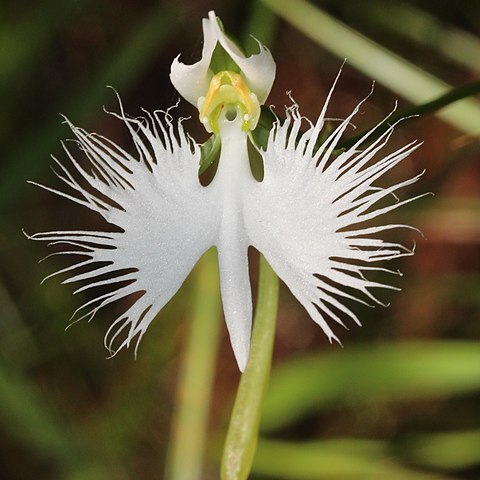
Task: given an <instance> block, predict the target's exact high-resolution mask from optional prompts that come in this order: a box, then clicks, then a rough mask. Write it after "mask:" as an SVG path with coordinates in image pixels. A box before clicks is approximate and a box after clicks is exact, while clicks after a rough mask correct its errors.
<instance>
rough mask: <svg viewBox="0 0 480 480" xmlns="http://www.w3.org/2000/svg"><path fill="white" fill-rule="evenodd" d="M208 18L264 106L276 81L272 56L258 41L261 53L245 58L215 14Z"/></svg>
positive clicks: (221, 43)
mask: <svg viewBox="0 0 480 480" xmlns="http://www.w3.org/2000/svg"><path fill="white" fill-rule="evenodd" d="M208 16H209V19H210V22H211V24H212V28H213V29H214V31H215V36H216V38H217V40H218V42H219V43H220V45H221V46H222V47H223V48H224V49H225V51H226V52H227V53H228V54H229V55H230V57H231V58H232V60H233V61H234V62H235V63H236V64H237V65H238V67H239V68H240V70H241V72H242V74H243V76H244V77H245V80H246V81H247V84H248V86H249V87H250V89H251V90H252V92H254V93H255V95H256V96H257V98H258V101H259V103H260V104H264V103H265V100H266V99H267V97H268V94H269V93H270V90H271V89H272V85H273V81H274V80H275V73H276V64H275V60H273V57H272V54H271V53H270V51H269V50H268V49H267V48H265V47H264V46H263V45H262V44H261V43H260V42H259V41H258V40H257V43H258V47H259V49H260V51H259V52H258V53H256V54H254V55H250V56H249V57H245V55H244V54H243V53H242V52H241V51H240V49H239V48H238V47H237V45H235V43H234V42H232V41H231V40H230V39H229V38H228V37H227V36H226V35H225V33H224V32H223V31H222V29H221V28H220V25H219V24H218V22H217V20H216V18H215V13H214V12H209V14H208Z"/></svg>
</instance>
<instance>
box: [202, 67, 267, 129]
mask: <svg viewBox="0 0 480 480" xmlns="http://www.w3.org/2000/svg"><path fill="white" fill-rule="evenodd" d="M197 106H198V110H199V117H200V121H201V122H202V123H203V124H204V126H205V128H206V129H207V130H208V131H209V132H215V133H217V134H218V133H219V128H218V119H219V117H220V114H221V113H222V111H223V109H224V108H228V107H232V106H233V107H235V108H237V109H238V110H239V113H240V114H241V116H242V130H244V131H247V130H254V129H255V127H256V126H257V123H258V119H259V117H260V104H259V103H258V99H257V96H256V95H255V94H254V93H253V92H252V91H250V89H249V88H248V86H247V84H246V83H245V80H244V79H243V77H242V76H241V75H240V74H238V73H235V72H231V71H229V70H224V71H222V72H219V73H217V74H216V75H214V76H213V78H212V80H211V81H210V86H209V88H208V92H207V94H206V95H205V97H200V98H199V99H198V103H197Z"/></svg>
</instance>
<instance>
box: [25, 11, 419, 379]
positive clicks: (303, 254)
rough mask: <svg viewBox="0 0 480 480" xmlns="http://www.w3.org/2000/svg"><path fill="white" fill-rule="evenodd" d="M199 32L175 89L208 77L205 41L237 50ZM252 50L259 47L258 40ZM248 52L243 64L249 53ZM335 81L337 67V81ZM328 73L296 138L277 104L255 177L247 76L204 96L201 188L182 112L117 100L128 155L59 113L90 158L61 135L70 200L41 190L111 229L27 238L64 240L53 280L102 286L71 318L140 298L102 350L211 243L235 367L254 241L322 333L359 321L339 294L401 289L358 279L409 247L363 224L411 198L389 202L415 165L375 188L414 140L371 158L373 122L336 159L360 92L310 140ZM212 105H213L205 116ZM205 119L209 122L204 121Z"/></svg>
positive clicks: (148, 312)
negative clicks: (325, 131) (200, 42)
mask: <svg viewBox="0 0 480 480" xmlns="http://www.w3.org/2000/svg"><path fill="white" fill-rule="evenodd" d="M203 28H204V35H205V45H204V49H203V50H204V51H203V53H204V55H203V57H202V60H201V62H199V63H201V65H200V66H198V64H196V65H193V66H185V65H182V64H180V63H179V62H178V61H177V60H175V61H174V63H173V65H172V80H173V78H175V82H176V86H177V88H178V89H179V91H180V93H182V90H181V89H180V88H179V85H180V84H181V85H182V87H185V89H184V90H183V93H182V94H185V92H187V90H188V88H186V85H187V83H189V82H190V84H191V85H190V86H192V85H195V88H196V87H197V86H198V85H200V83H201V82H200V83H198V82H196V81H195V82H193V83H192V79H191V78H183V77H182V76H183V75H186V76H187V77H188V76H189V75H191V72H192V71H194V72H195V73H198V72H200V71H201V72H203V73H205V72H204V70H205V69H204V67H205V65H206V64H207V60H208V59H209V58H210V57H209V55H210V56H211V52H212V50H213V47H214V46H213V47H212V43H213V40H215V41H220V42H221V43H222V42H223V43H222V45H223V46H224V48H225V49H226V50H227V51H228V52H229V53H230V52H231V50H232V48H233V47H231V46H230V45H229V44H228V43H227V41H226V39H225V38H224V37H223V36H222V35H223V34H221V31H220V29H219V28H218V25H217V23H216V20H215V17H214V14H213V13H210V15H209V20H204V23H203ZM212 32H213V33H212ZM219 32H220V33H219ZM224 43H225V45H224ZM229 48H230V50H229ZM261 52H262V54H263V55H265V52H266V50H264V49H261ZM231 55H232V57H233V58H234V60H237V57H235V56H234V55H233V54H232V53H231ZM251 58H252V57H250V59H251ZM205 59H207V60H205ZM244 60H245V62H246V63H245V65H247V66H249V67H250V66H251V64H250V63H248V61H249V59H244ZM242 61H243V60H242ZM237 63H239V64H240V63H241V62H237ZM252 63H255V62H252ZM207 66H208V65H207ZM240 66H241V65H240ZM182 72H183V73H182ZM203 73H202V75H203ZM242 73H243V74H244V75H243V77H242V78H246V79H247V81H250V87H248V88H250V89H254V88H255V87H254V86H253V85H254V82H252V81H251V77H249V76H248V75H245V71H243V70H242ZM212 78H213V75H209V76H208V84H202V85H203V86H205V85H206V87H205V89H204V90H202V91H201V94H198V91H197V96H196V97H195V98H194V96H192V92H191V91H190V92H187V94H188V96H190V98H189V97H188V96H186V98H187V99H189V101H192V100H194V102H192V103H196V102H197V101H198V99H199V98H200V97H201V96H205V97H206V98H208V95H209V93H212V92H211V81H212ZM249 79H250V80H249ZM220 80H222V79H220ZM223 80H225V79H223ZM337 80H338V76H337V79H336V80H335V83H336V81H337ZM230 81H231V78H230ZM220 83H221V82H220ZM227 83H228V82H227ZM230 83H231V82H230ZM335 83H334V85H333V87H332V89H331V91H330V93H329V95H328V97H327V100H326V102H325V105H324V107H323V109H322V111H321V113H320V115H319V117H318V119H317V121H316V122H315V124H313V123H312V124H310V127H309V128H308V130H307V131H306V132H305V133H304V134H303V135H301V136H300V137H298V135H299V132H300V128H301V125H302V117H301V116H300V114H299V110H298V107H297V105H294V106H293V107H290V108H288V109H286V119H285V120H284V121H283V122H281V121H278V122H277V123H276V124H274V126H273V128H272V130H271V132H270V136H269V139H268V144H267V147H266V149H265V151H262V152H261V155H262V158H263V163H264V179H263V181H262V182H258V181H256V180H255V179H254V178H253V176H252V173H251V171H250V167H249V159H248V153H247V133H248V132H247V131H248V129H249V126H248V125H247V123H248V122H249V121H250V119H247V120H246V119H245V115H249V114H250V113H251V112H254V111H255V108H256V107H255V103H252V105H253V106H252V105H251V106H248V105H246V103H248V102H245V95H247V96H248V95H249V93H248V90H247V89H246V88H247V87H246V86H245V85H242V86H241V88H240V90H237V91H231V90H230V91H228V92H227V93H226V94H225V92H223V94H220V95H223V97H222V100H224V101H225V100H228V99H230V100H231V103H228V102H227V103H225V102H223V108H221V109H220V110H215V109H216V106H218V104H217V103H215V102H216V101H217V100H218V99H216V98H215V95H213V96H212V98H210V99H209V100H208V102H207V107H208V108H207V107H205V108H206V111H207V112H208V115H207V117H208V123H209V127H213V129H218V134H219V135H220V137H221V141H222V148H221V153H220V160H219V166H218V170H217V172H216V175H215V178H214V179H213V181H212V183H211V184H210V185H208V186H207V187H204V186H202V185H201V184H200V182H199V178H198V166H199V161H200V156H201V153H200V147H199V145H197V144H196V143H195V142H194V141H193V140H192V139H191V138H190V137H189V136H188V135H187V134H186V133H185V132H184V129H183V125H182V122H181V121H179V122H174V121H173V120H172V117H171V115H170V114H169V113H168V112H167V113H163V114H162V113H161V112H158V111H157V112H154V113H153V114H150V113H148V114H147V115H148V117H147V118H146V119H135V118H129V117H127V116H126V115H125V113H124V111H123V107H122V105H121V102H120V113H119V114H113V115H115V116H116V117H118V118H119V119H120V120H122V121H123V122H124V123H125V125H126V127H127V128H128V130H129V132H130V134H131V136H132V139H133V142H134V145H135V147H136V155H130V154H129V153H127V152H126V151H125V150H123V149H121V148H120V147H119V146H117V145H116V144H115V143H113V142H111V141H110V140H108V139H107V138H104V137H102V136H100V135H96V134H89V133H87V132H85V131H84V130H82V129H80V128H78V127H76V126H74V125H73V124H72V123H70V122H69V121H68V120H66V123H67V124H68V125H69V127H70V128H71V130H72V132H73V133H74V135H75V137H76V139H77V141H78V144H79V147H80V149H81V150H83V152H84V153H85V154H86V156H87V157H88V159H89V161H90V162H91V169H89V168H85V167H83V166H82V165H81V164H80V163H78V162H77V161H76V160H75V158H74V157H73V156H72V155H71V154H70V152H69V151H68V149H67V148H66V147H65V145H64V149H65V151H66V153H67V155H68V157H69V159H70V161H71V163H72V165H73V167H74V171H75V172H76V176H74V175H73V174H72V173H70V171H69V170H68V169H67V168H65V167H64V166H63V165H62V164H61V163H60V162H58V161H57V160H56V159H54V160H55V162H56V163H57V164H58V166H59V168H60V169H61V172H60V173H57V176H58V177H59V178H60V179H62V180H63V181H64V182H65V183H66V184H67V185H68V186H70V187H71V188H72V189H73V191H75V192H76V193H77V194H78V196H76V195H70V194H68V193H64V192H62V191H59V190H55V189H52V188H49V187H44V186H42V185H39V186H41V187H43V188H45V189H47V190H50V191H52V192H54V193H56V194H58V195H61V196H63V197H66V198H68V199H70V200H73V201H74V202H76V203H78V204H80V205H83V206H85V207H87V208H89V209H91V210H93V211H95V212H97V213H99V214H100V215H101V216H102V217H103V218H104V219H105V220H106V221H107V222H108V223H110V224H112V225H116V226H118V227H120V229H121V231H120V232H119V231H115V232H96V231H53V232H46V233H37V234H35V235H33V236H31V237H30V238H32V239H34V240H41V241H47V242H50V243H51V244H54V245H59V244H60V245H67V246H68V247H69V248H67V250H66V251H63V252H58V253H55V254H54V255H62V254H63V255H80V256H83V257H84V258H85V260H84V261H80V262H78V263H75V264H73V265H71V266H69V267H66V268H64V269H62V270H60V271H58V272H56V273H54V274H52V275H50V276H49V277H51V276H54V275H57V274H63V273H71V274H72V272H75V273H73V275H72V276H71V277H70V278H68V279H67V280H64V282H63V283H71V282H78V281H85V282H86V284H85V285H84V286H82V287H80V288H78V289H77V290H76V291H75V293H78V292H81V291H84V290H87V289H91V288H95V287H101V286H108V285H111V286H112V289H111V290H110V291H109V292H107V293H104V294H102V295H99V296H97V297H96V298H94V299H93V300H90V301H87V302H86V303H85V304H83V305H82V306H81V307H80V308H78V309H77V311H76V312H75V313H74V318H75V319H76V320H80V319H82V318H89V319H91V318H92V317H93V316H94V315H95V313H96V312H97V311H98V310H99V309H100V308H102V307H104V306H106V305H108V304H110V303H112V302H114V301H116V300H120V299H122V298H124V297H127V296H129V295H131V294H134V293H136V294H137V295H139V298H138V299H137V300H136V301H135V302H134V303H133V305H132V306H131V307H129V308H128V309H127V311H125V312H124V313H123V314H122V315H120V316H119V317H118V318H117V319H116V320H115V321H114V322H113V323H112V325H111V326H110V328H109V329H108V332H107V334H106V337H105V345H106V347H107V348H108V349H109V351H110V352H111V353H112V355H113V354H115V353H116V352H117V351H118V350H120V349H121V348H123V347H125V346H127V347H128V346H129V345H130V343H131V342H132V340H133V339H134V338H136V339H137V343H136V348H135V352H136V350H137V348H138V342H139V341H140V339H141V338H142V336H143V335H144V333H145V331H146V329H147V327H148V326H149V324H150V323H151V321H152V320H153V319H154V317H155V316H156V314H157V313H158V312H159V311H160V310H161V309H162V308H163V306H164V305H165V304H166V303H167V302H168V301H169V300H170V299H171V298H172V296H173V295H174V294H175V293H176V292H177V290H178V289H179V288H180V286H181V285H182V283H183V281H184V280H185V278H186V277H187V275H188V274H189V272H190V271H191V270H192V268H193V266H194V265H195V263H196V262H197V260H198V259H199V258H200V257H201V256H202V254H203V253H204V252H205V251H206V250H207V249H209V248H210V247H211V246H216V248H217V250H218V259H219V269H220V280H221V295H222V302H223V309H224V313H225V319H226V323H227V327H228V331H229V334H230V338H231V342H232V347H233V351H234V353H235V357H236V359H237V362H238V366H239V368H240V370H242V371H243V370H244V368H245V366H246V363H247V359H248V354H249V345H250V333H251V322H252V299H251V289H250V281H249V274H248V257H247V249H248V247H249V246H250V245H252V246H254V247H255V248H256V249H257V250H259V251H260V252H261V253H262V254H263V255H264V256H265V258H266V259H267V261H268V262H269V264H270V265H271V266H272V267H273V269H274V270H275V272H276V273H277V274H278V276H279V277H280V278H281V279H282V280H283V281H284V282H285V284H286V285H287V286H288V288H289V289H290V291H291V292H292V293H293V295H294V296H295V297H296V298H297V299H298V300H299V302H300V303H301V304H302V305H303V306H304V307H305V309H306V310H307V311H308V313H309V314H310V316H311V317H312V319H313V320H314V321H315V322H316V323H317V324H318V325H320V326H321V328H322V329H323V331H324V332H325V333H326V335H327V336H328V338H329V340H330V342H331V341H332V340H336V341H339V340H338V338H337V337H336V335H335V334H334V333H333V331H332V329H331V328H330V326H329V324H328V322H327V319H331V320H333V321H334V322H336V323H338V324H340V325H342V326H345V325H344V322H343V320H342V318H340V315H339V312H341V313H340V314H341V315H343V316H344V317H349V318H351V319H353V320H354V321H355V322H356V323H357V324H359V325H360V322H359V320H358V318H357V316H356V315H355V313H353V312H352V311H351V310H350V309H349V308H348V307H346V306H345V305H344V304H343V302H342V301H341V299H342V298H348V299H352V300H357V301H359V302H361V303H368V302H367V300H371V301H373V302H376V303H380V302H379V301H378V300H377V299H376V298H375V296H374V295H373V294H372V293H371V292H370V289H371V288H387V289H397V288H395V287H392V286H390V285H388V284H384V283H380V282H376V281H371V280H368V279H367V278H366V277H365V275H364V274H367V273H369V272H375V271H377V272H378V271H383V272H389V273H394V274H395V273H399V272H395V271H391V270H387V269H385V268H383V267H378V266H376V264H377V262H380V261H384V260H391V259H396V258H399V257H403V256H407V255H412V254H413V252H412V251H410V250H408V249H407V248H405V247H404V246H402V245H401V244H398V243H394V242H386V241H383V240H381V239H379V238H375V236H376V235H377V234H379V233H381V232H383V231H385V230H390V229H395V228H411V227H408V226H406V225H397V224H396V225H388V224H387V225H377V226H370V227H368V226H365V225H364V222H366V221H370V220H373V219H374V218H377V217H379V216H380V215H382V214H385V213H387V212H390V211H392V210H394V209H396V208H398V207H399V206H401V205H404V204H406V203H409V202H411V201H413V200H415V199H416V198H419V197H415V198H409V199H406V200H403V201H399V200H398V198H397V197H396V194H395V192H396V191H397V190H399V189H401V188H403V187H406V186H408V185H411V184H413V183H415V182H416V181H417V180H418V178H419V177H420V175H417V176H415V177H413V178H409V179H407V180H405V181H402V182H400V183H398V184H396V185H392V186H389V187H386V188H381V187H378V186H376V185H375V183H376V182H377V180H378V179H379V178H380V177H382V176H383V175H384V174H385V173H386V172H388V171H389V170H391V169H392V168H393V167H395V166H396V165H397V164H399V163H400V162H401V161H402V160H403V159H404V158H405V157H407V156H408V155H409V154H410V153H411V152H413V151H414V150H415V149H416V148H418V146H419V144H417V143H416V142H412V143H409V144H408V145H405V146H404V147H402V148H400V149H398V150H397V151H395V152H393V153H390V154H388V155H387V156H385V157H383V158H381V159H379V160H377V161H376V162H374V161H373V160H372V159H373V157H374V156H376V155H377V154H378V153H379V152H380V150H381V149H382V147H384V146H385V145H386V144H387V142H388V140H389V138H390V136H391V134H392V132H393V129H394V125H392V126H390V127H389V128H388V130H387V131H386V132H385V133H383V134H381V135H380V136H379V137H378V138H377V139H376V140H375V141H373V142H372V143H371V144H370V145H369V146H368V147H366V148H365V149H364V150H360V149H359V147H360V145H361V144H362V143H363V142H364V141H365V140H366V139H367V138H368V137H369V136H370V135H371V134H372V133H373V131H374V130H375V128H376V127H375V128H373V129H372V130H371V131H370V132H369V133H367V134H366V135H365V136H364V137H363V138H362V139H360V140H359V141H358V142H357V143H356V144H355V145H353V146H352V147H350V148H349V149H347V150H346V151H344V152H342V153H340V154H339V155H338V156H336V157H332V153H333V151H334V150H335V149H336V147H337V145H338V142H339V140H340V138H341V137H342V135H343V133H344V132H345V130H346V128H347V127H348V125H349V124H350V123H351V120H352V118H353V117H354V115H355V114H356V113H357V112H358V111H359V108H360V106H361V105H362V103H363V102H361V103H360V104H359V105H358V106H357V107H356V108H355V109H354V110H353V112H352V113H351V115H349V116H348V117H347V118H346V119H345V120H343V121H342V122H341V123H340V124H339V125H338V126H337V127H336V129H335V130H334V131H333V132H332V133H331V134H330V135H329V136H328V138H327V139H326V140H325V141H324V142H323V144H322V145H321V146H320V147H319V148H318V149H316V143H317V141H318V139H319V136H320V134H321V132H322V128H323V125H324V120H325V114H326V109H327V105H328V103H329V100H330V98H331V95H332V92H333V89H334V87H335ZM214 87H215V86H214ZM267 90H269V87H268V89H267ZM255 95H256V97H257V99H259V100H260V102H264V101H265V98H266V97H265V95H261V94H260V91H259V90H258V88H257V91H256V93H255ZM242 98H243V100H242ZM250 98H253V97H250ZM204 106H205V100H204V101H203V103H202V101H200V110H202V107H204ZM210 107H211V108H210ZM249 109H250V110H251V111H250V110H249ZM213 112H216V113H215V115H213V116H212V114H213ZM246 112H247V113H246ZM204 113H205V112H204ZM212 119H213V124H214V125H210V121H211V120H212ZM257 120H258V119H257ZM254 121H255V120H254ZM206 123H207V122H206ZM77 178H79V179H80V180H82V181H83V182H84V183H85V184H86V186H82V185H81V184H80V182H79V180H78V179H77ZM32 183H33V182H32ZM37 185H38V184H37ZM389 198H394V199H395V201H394V203H390V204H389V205H386V206H385V205H382V206H378V202H381V201H385V200H386V199H389ZM78 269H80V270H78ZM49 277H47V278H49ZM346 288H347V289H348V291H346ZM397 290H398V289H397ZM352 291H355V292H357V293H358V295H359V296H356V295H354V294H353V293H352ZM82 312H86V313H83V314H82Z"/></svg>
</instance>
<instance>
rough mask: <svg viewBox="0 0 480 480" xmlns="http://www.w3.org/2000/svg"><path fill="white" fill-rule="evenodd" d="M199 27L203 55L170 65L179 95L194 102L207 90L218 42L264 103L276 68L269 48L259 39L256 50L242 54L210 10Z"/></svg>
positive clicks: (259, 99) (171, 75) (177, 60)
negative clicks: (246, 55) (254, 52)
mask: <svg viewBox="0 0 480 480" xmlns="http://www.w3.org/2000/svg"><path fill="white" fill-rule="evenodd" d="M202 27H203V49H202V58H201V59H200V60H199V61H198V62H197V63H194V64H193V65H185V64H183V63H182V62H180V61H179V57H177V58H175V60H174V61H173V63H172V66H171V69H170V80H171V81H172V84H173V86H174V87H175V88H176V89H177V91H178V92H179V93H180V95H182V97H183V98H185V99H186V100H187V101H188V102H190V103H191V104H192V105H194V106H197V102H198V99H199V98H200V97H202V96H204V95H205V94H206V92H207V91H208V87H209V84H210V80H211V78H212V76H213V74H212V72H211V71H210V69H209V67H210V62H211V59H212V54H213V51H214V49H215V46H216V44H217V42H218V43H220V45H221V46H222V47H223V48H224V49H225V51H226V52H227V53H228V55H230V57H231V58H232V60H233V61H234V62H235V63H236V64H237V65H238V67H239V68H240V70H241V72H242V74H243V76H244V78H245V80H246V82H247V85H248V86H249V87H250V90H251V91H252V92H253V93H255V95H256V96H257V98H258V101H259V102H260V104H263V103H264V102H265V100H266V99H267V97H268V94H269V93H270V90H271V89H272V85H273V81H274V79H275V72H276V65H275V61H274V60H273V57H272V54H271V53H270V51H269V50H268V49H267V48H265V47H264V46H263V45H261V44H260V42H258V46H259V49H260V51H259V53H257V54H254V55H251V56H250V57H245V55H244V54H243V53H242V52H241V51H240V50H239V48H238V47H237V46H236V45H235V43H233V42H232V41H231V40H230V39H229V38H228V37H227V36H226V35H225V33H224V32H223V31H222V29H221V28H220V25H219V24H218V21H217V18H216V16H215V12H213V11H211V12H209V13H208V18H204V19H203V21H202Z"/></svg>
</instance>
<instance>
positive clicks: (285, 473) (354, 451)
mask: <svg viewBox="0 0 480 480" xmlns="http://www.w3.org/2000/svg"><path fill="white" fill-rule="evenodd" d="M252 472H253V473H254V474H257V475H261V476H262V478H264V477H268V478H275V479H278V480H312V479H325V480H327V479H350V480H365V479H392V480H394V479H395V480H397V479H398V480H427V479H430V480H434V479H435V480H440V478H441V477H440V476H436V475H435V476H433V475H428V474H424V473H420V472H417V471H415V470H411V469H408V468H406V467H403V466H401V465H399V464H397V463H395V462H394V461H392V459H391V456H390V455H388V444H387V443H386V442H384V441H371V440H359V439H337V440H322V441H316V442H306V443H294V442H283V441H275V440H267V439H263V438H261V439H260V441H259V444H258V450H257V455H256V456H255V461H254V463H253V468H252Z"/></svg>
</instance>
